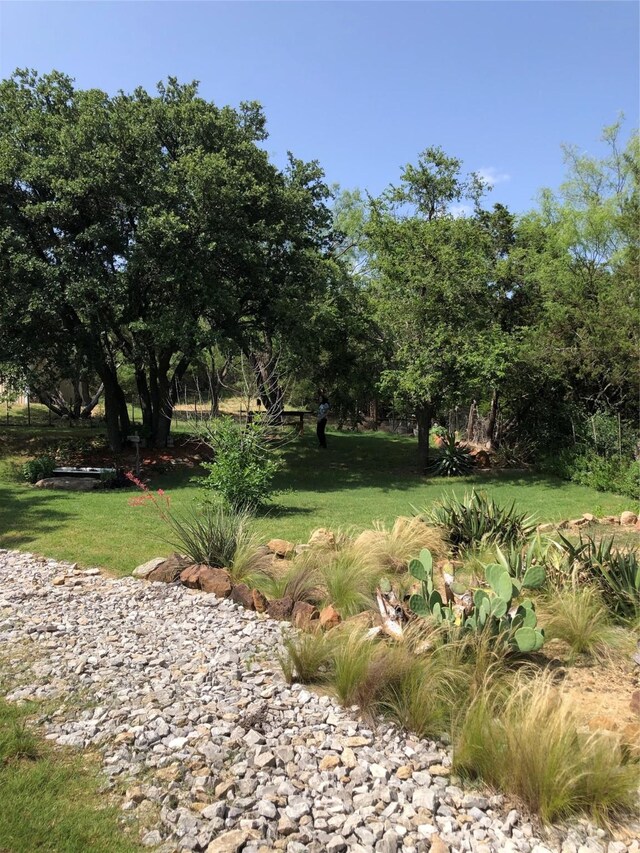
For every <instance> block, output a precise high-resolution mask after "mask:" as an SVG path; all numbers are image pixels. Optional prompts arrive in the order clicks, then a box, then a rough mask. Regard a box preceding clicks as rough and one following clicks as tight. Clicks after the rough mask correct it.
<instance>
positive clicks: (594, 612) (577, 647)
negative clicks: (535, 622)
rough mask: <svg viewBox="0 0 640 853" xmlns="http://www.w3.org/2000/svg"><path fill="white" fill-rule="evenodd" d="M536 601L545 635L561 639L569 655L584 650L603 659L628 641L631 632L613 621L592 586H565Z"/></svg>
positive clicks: (571, 656) (552, 638)
mask: <svg viewBox="0 0 640 853" xmlns="http://www.w3.org/2000/svg"><path fill="white" fill-rule="evenodd" d="M538 601H539V604H538V607H537V611H538V618H539V621H540V624H541V626H542V627H543V628H544V629H545V634H546V637H547V639H549V640H561V641H562V642H563V643H564V644H565V645H566V646H567V647H568V649H569V652H570V658H571V659H574V658H575V657H576V656H577V655H581V654H586V655H589V656H590V657H592V658H595V659H596V660H604V659H606V658H607V657H609V656H610V655H611V654H612V652H614V651H615V650H616V649H619V648H621V647H622V646H625V645H628V643H629V636H630V635H629V634H628V633H625V632H623V631H621V630H620V629H619V628H616V627H615V626H614V625H612V623H611V619H610V615H609V610H608V608H607V606H606V605H605V603H604V601H603V600H602V595H601V593H600V592H599V590H598V589H596V588H595V587H593V586H589V585H588V586H577V585H571V586H566V587H564V588H563V589H558V590H555V591H553V592H551V593H550V594H549V595H547V596H545V597H544V598H540V599H539V600H538Z"/></svg>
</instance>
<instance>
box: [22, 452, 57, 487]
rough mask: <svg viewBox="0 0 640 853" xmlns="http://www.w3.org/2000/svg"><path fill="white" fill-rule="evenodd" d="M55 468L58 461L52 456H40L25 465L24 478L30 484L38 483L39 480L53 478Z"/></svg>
mask: <svg viewBox="0 0 640 853" xmlns="http://www.w3.org/2000/svg"><path fill="white" fill-rule="evenodd" d="M55 467H56V460H55V459H54V458H53V457H52V456H38V457H37V458H36V459H30V460H29V461H28V462H25V463H24V465H23V466H22V476H23V477H24V478H25V480H26V481H27V482H28V483H37V482H38V480H44V479H45V478H46V477H51V475H52V474H53V469H54V468H55Z"/></svg>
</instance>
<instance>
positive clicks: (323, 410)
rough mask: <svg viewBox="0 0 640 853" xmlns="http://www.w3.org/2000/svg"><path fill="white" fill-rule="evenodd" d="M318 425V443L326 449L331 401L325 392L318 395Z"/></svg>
mask: <svg viewBox="0 0 640 853" xmlns="http://www.w3.org/2000/svg"><path fill="white" fill-rule="evenodd" d="M318 401H319V403H318V415H317V417H318V425H317V427H316V435H317V436H318V444H319V445H320V447H324V448H325V450H326V448H327V437H326V435H325V432H324V431H325V429H326V427H327V415H328V413H329V408H330V406H329V401H328V400H327V398H326V397H325V395H324V394H320V395H319V397H318Z"/></svg>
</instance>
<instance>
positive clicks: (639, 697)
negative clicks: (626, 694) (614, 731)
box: [629, 690, 640, 717]
mask: <svg viewBox="0 0 640 853" xmlns="http://www.w3.org/2000/svg"><path fill="white" fill-rule="evenodd" d="M629 706H630V708H631V710H632V711H633V713H634V714H635V715H636V716H637V717H640V690H634V691H633V693H632V694H631V702H630V703H629Z"/></svg>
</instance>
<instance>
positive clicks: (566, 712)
mask: <svg viewBox="0 0 640 853" xmlns="http://www.w3.org/2000/svg"><path fill="white" fill-rule="evenodd" d="M454 763H455V767H456V769H457V771H458V772H460V773H462V774H463V775H466V776H472V777H478V778H481V779H482V780H483V781H484V782H485V783H487V784H489V785H493V786H495V787H497V788H500V789H501V790H502V791H505V792H507V793H509V794H511V795H513V796H516V797H517V798H518V799H520V800H521V801H522V802H523V803H525V804H526V805H527V807H528V808H530V809H532V810H533V811H535V812H536V813H537V814H539V815H540V817H541V818H542V819H543V820H544V821H553V820H558V819H562V818H566V817H568V816H570V815H572V814H577V813H588V814H590V815H591V816H592V818H594V819H596V820H599V821H610V820H615V819H616V817H618V816H619V815H622V814H625V813H629V812H632V811H633V810H634V809H635V808H636V807H637V804H638V800H637V788H638V784H639V783H640V764H639V763H638V762H634V761H631V760H629V758H628V756H627V755H625V753H624V752H623V750H622V748H621V746H620V744H619V742H618V741H617V740H616V739H612V738H611V737H609V736H606V735H605V734H603V733H592V734H582V733H581V731H580V729H579V720H578V718H577V717H576V715H575V714H574V712H573V710H572V709H571V708H570V706H569V702H568V701H567V700H565V699H563V698H562V697H561V696H560V694H559V693H558V691H557V689H556V688H555V687H554V686H553V683H552V680H551V678H550V677H549V676H538V677H537V678H535V679H533V680H531V679H525V678H522V677H521V678H517V679H515V681H514V682H513V683H512V684H511V688H510V689H505V682H497V683H496V682H494V683H493V684H491V685H490V686H489V687H488V689H486V690H483V691H480V692H479V693H478V694H477V695H476V697H475V698H474V700H473V701H472V703H471V705H470V707H469V710H468V711H467V713H466V715H465V717H464V719H463V721H462V722H461V724H460V727H459V731H458V734H457V737H456V742H455V749H454Z"/></svg>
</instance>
